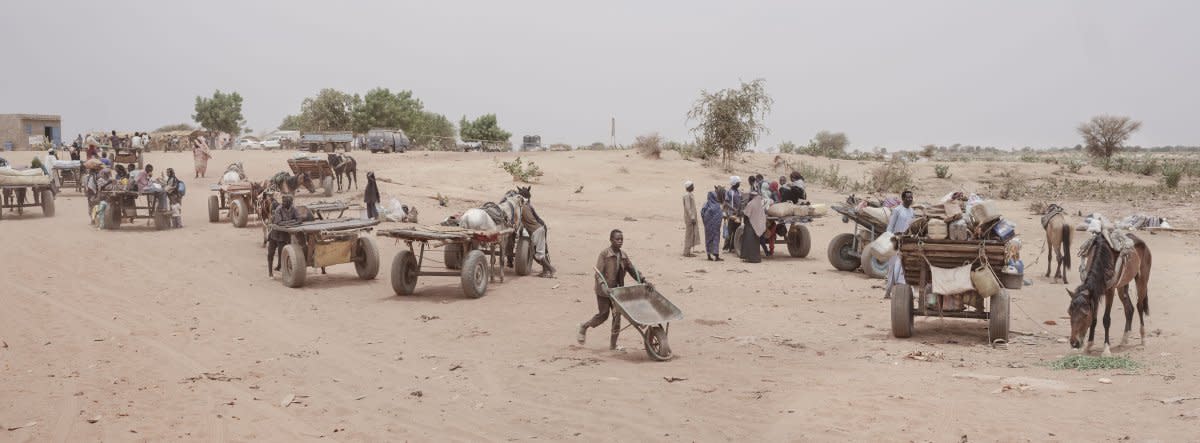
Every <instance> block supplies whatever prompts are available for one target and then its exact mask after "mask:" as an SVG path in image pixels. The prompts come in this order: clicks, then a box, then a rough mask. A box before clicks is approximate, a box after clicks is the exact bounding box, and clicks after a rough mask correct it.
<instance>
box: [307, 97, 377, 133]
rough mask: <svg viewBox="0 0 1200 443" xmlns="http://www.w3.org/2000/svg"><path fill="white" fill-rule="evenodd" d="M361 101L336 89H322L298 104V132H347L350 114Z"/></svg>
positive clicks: (349, 124)
mask: <svg viewBox="0 0 1200 443" xmlns="http://www.w3.org/2000/svg"><path fill="white" fill-rule="evenodd" d="M361 101H362V99H361V98H360V97H359V96H358V94H355V95H350V94H347V93H345V92H342V91H338V90H336V89H329V88H327V89H322V90H321V92H318V93H317V96H316V97H309V98H306V99H304V102H303V103H301V104H300V130H302V131H349V130H351V129H352V126H351V112H352V110H353V109H354V108H355V106H357V105H358V103H360V102H361Z"/></svg>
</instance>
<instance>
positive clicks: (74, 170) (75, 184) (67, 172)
mask: <svg viewBox="0 0 1200 443" xmlns="http://www.w3.org/2000/svg"><path fill="white" fill-rule="evenodd" d="M73 163H79V162H78V161H74V162H71V161H62V160H60V161H59V163H56V164H55V165H54V167H53V168H51V171H52V173H53V174H54V178H55V179H56V180H58V185H59V186H60V187H62V188H64V189H75V192H79V193H82V192H83V176H84V175H85V173H84V171H83V166H82V165H78V164H73Z"/></svg>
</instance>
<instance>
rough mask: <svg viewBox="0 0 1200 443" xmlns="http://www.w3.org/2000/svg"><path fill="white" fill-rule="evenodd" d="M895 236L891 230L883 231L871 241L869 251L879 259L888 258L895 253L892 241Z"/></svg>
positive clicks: (894, 244) (894, 245)
mask: <svg viewBox="0 0 1200 443" xmlns="http://www.w3.org/2000/svg"><path fill="white" fill-rule="evenodd" d="M893 237H895V235H894V234H892V233H891V232H884V233H883V234H880V235H879V238H876V239H875V241H873V242H871V253H872V254H873V255H874V256H875V257H878V258H879V259H880V260H890V259H891V258H892V256H894V255H896V243H895V242H893V241H892V238H893Z"/></svg>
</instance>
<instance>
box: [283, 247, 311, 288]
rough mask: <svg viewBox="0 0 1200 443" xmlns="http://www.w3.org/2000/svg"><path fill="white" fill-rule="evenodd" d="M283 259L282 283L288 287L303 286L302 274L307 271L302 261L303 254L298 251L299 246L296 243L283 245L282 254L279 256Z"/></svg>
mask: <svg viewBox="0 0 1200 443" xmlns="http://www.w3.org/2000/svg"><path fill="white" fill-rule="evenodd" d="M279 259H280V260H281V261H283V285H284V286H287V287H289V288H299V287H301V286H304V274H305V273H306V272H307V271H308V268H306V267H305V266H307V265H305V263H304V255H303V254H301V252H300V247H299V246H297V245H294V244H292V245H284V246H283V255H282V256H280V258H279Z"/></svg>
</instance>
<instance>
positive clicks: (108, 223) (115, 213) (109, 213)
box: [104, 205, 121, 229]
mask: <svg viewBox="0 0 1200 443" xmlns="http://www.w3.org/2000/svg"><path fill="white" fill-rule="evenodd" d="M104 218H105V220H104V226H105V227H107V228H108V229H120V228H121V205H108V208H106V209H105V210H104Z"/></svg>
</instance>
